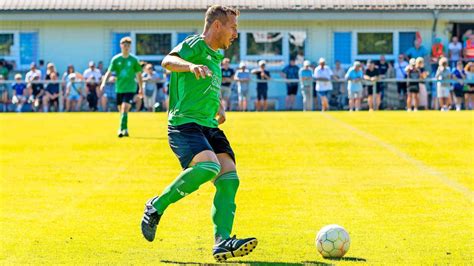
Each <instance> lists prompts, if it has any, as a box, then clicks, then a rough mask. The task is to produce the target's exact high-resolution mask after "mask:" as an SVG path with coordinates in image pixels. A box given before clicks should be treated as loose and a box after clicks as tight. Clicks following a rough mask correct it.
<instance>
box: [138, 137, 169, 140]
mask: <svg viewBox="0 0 474 266" xmlns="http://www.w3.org/2000/svg"><path fill="white" fill-rule="evenodd" d="M130 138H131V139H143V140H168V138H167V137H130Z"/></svg>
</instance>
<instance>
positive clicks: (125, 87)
mask: <svg viewBox="0 0 474 266" xmlns="http://www.w3.org/2000/svg"><path fill="white" fill-rule="evenodd" d="M109 71H111V72H115V75H116V77H117V80H116V81H115V92H116V93H127V92H128V93H130V92H132V93H135V92H137V82H136V81H135V77H136V74H137V73H138V72H141V71H142V67H141V66H140V63H139V62H138V59H137V58H136V57H135V56H133V55H131V54H129V55H128V57H127V58H125V57H123V56H122V54H118V55H116V56H114V57H113V58H112V61H110V66H109Z"/></svg>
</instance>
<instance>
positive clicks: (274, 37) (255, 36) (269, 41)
mask: <svg viewBox="0 0 474 266" xmlns="http://www.w3.org/2000/svg"><path fill="white" fill-rule="evenodd" d="M282 48H283V34H282V33H275V32H252V33H247V55H260V56H275V55H283V53H282Z"/></svg>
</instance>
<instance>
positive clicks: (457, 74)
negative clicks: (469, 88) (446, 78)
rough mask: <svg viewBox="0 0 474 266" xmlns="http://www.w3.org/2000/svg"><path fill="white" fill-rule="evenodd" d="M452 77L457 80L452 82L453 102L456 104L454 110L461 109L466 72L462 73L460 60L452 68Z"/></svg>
mask: <svg viewBox="0 0 474 266" xmlns="http://www.w3.org/2000/svg"><path fill="white" fill-rule="evenodd" d="M452 77H453V79H455V80H459V82H456V83H454V85H453V91H454V97H455V98H454V103H455V105H456V111H461V104H462V100H463V99H462V98H463V96H464V91H463V87H464V82H463V80H464V79H466V74H465V73H464V69H463V64H462V61H461V60H459V61H458V62H457V64H456V68H455V69H454V70H453V73H452Z"/></svg>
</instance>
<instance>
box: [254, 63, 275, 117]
mask: <svg viewBox="0 0 474 266" xmlns="http://www.w3.org/2000/svg"><path fill="white" fill-rule="evenodd" d="M266 64H267V62H266V61H265V60H260V61H259V62H258V66H259V68H258V69H254V70H252V74H254V75H256V76H257V79H258V82H257V107H256V111H261V110H263V111H267V109H268V104H267V97H268V80H270V78H271V77H270V72H268V71H267V70H266V69H265V65H266Z"/></svg>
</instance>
